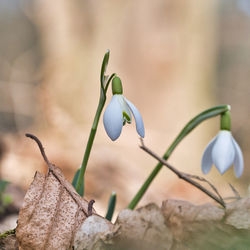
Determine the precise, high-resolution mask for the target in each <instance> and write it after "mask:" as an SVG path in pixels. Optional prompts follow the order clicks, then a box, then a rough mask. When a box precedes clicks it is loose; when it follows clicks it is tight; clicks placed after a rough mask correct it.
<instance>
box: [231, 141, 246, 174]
mask: <svg viewBox="0 0 250 250" xmlns="http://www.w3.org/2000/svg"><path fill="white" fill-rule="evenodd" d="M232 139H233V145H234V149H235V158H234V173H235V175H236V177H237V178H239V177H240V176H241V175H242V173H243V169H244V160H243V155H242V152H241V149H240V147H239V145H238V143H237V142H236V141H235V140H234V138H232Z"/></svg>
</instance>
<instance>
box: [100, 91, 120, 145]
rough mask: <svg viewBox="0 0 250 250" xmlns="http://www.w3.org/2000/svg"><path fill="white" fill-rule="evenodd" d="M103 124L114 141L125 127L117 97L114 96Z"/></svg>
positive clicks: (104, 116) (106, 111)
mask: <svg viewBox="0 0 250 250" xmlns="http://www.w3.org/2000/svg"><path fill="white" fill-rule="evenodd" d="M103 124H104V127H105V130H106V132H107V134H108V136H109V137H110V139H111V140H112V141H114V140H116V139H117V138H118V137H119V136H120V134H121V132H122V126H123V115H122V109H121V106H120V104H119V100H118V98H117V95H113V97H112V99H111V102H110V103H109V105H108V106H107V108H106V110H105V112H104V115H103Z"/></svg>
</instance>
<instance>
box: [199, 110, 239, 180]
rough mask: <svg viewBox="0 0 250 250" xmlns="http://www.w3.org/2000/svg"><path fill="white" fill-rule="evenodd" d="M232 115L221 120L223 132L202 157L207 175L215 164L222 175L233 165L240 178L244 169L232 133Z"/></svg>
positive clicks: (228, 114)
mask: <svg viewBox="0 0 250 250" xmlns="http://www.w3.org/2000/svg"><path fill="white" fill-rule="evenodd" d="M230 125H231V124H230V113H227V114H225V117H222V118H221V129H222V130H221V131H220V132H219V133H218V135H217V136H216V137H215V138H214V139H212V141H210V143H209V144H208V145H207V147H206V149H205V151H204V153H203V156H202V163H201V167H202V172H203V173H204V174H207V173H208V172H209V171H210V170H211V168H212V165H213V164H214V165H215V167H216V168H217V169H218V171H219V172H220V174H224V173H225V172H226V171H227V170H228V169H229V168H230V167H231V166H232V165H234V172H235V175H236V177H237V178H239V177H240V176H241V175H242V173H243V169H244V161H243V155H242V152H241V149H240V147H239V145H238V143H237V142H236V141H235V140H234V138H233V136H232V133H231V131H230V127H231V126H230Z"/></svg>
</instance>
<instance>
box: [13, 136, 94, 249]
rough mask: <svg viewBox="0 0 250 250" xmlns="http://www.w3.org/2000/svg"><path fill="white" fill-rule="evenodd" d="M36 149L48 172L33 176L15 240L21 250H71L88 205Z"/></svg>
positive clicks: (57, 169) (86, 213) (86, 214)
mask: <svg viewBox="0 0 250 250" xmlns="http://www.w3.org/2000/svg"><path fill="white" fill-rule="evenodd" d="M32 139H37V138H32ZM37 140H38V139H37ZM38 145H39V143H38ZM39 147H40V150H41V152H42V155H43V157H44V159H45V161H46V163H47V164H48V168H49V171H48V173H47V174H46V175H43V174H41V173H39V172H37V173H36V174H35V177H34V180H33V182H32V184H31V185H30V187H29V189H28V191H27V193H26V195H25V198H24V203H23V207H22V208H21V210H20V213H19V218H18V225H17V228H16V236H17V239H18V242H19V245H20V249H25V250H26V249H57V250H58V249H60V250H61V249H62V250H63V249H70V248H71V246H72V244H73V240H74V236H75V233H76V231H77V230H78V228H79V226H80V225H81V224H82V222H83V221H84V220H85V219H86V217H87V216H88V205H89V203H88V202H87V201H86V200H84V199H82V197H80V196H79V195H78V194H77V192H76V191H75V189H74V188H73V186H72V185H71V184H70V183H69V182H68V181H67V180H66V179H65V177H64V176H63V174H62V172H61V170H60V169H59V168H58V167H56V166H54V165H53V164H51V163H50V162H49V161H48V159H47V157H46V156H45V153H44V151H43V148H42V146H41V145H39Z"/></svg>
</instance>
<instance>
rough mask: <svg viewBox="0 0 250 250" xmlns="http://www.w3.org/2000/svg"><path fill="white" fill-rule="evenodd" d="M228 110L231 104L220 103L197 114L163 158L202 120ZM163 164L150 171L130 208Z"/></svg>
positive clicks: (136, 202)
mask: <svg viewBox="0 0 250 250" xmlns="http://www.w3.org/2000/svg"><path fill="white" fill-rule="evenodd" d="M228 110H230V106H229V105H220V106H216V107H213V108H210V109H207V110H205V111H203V112H201V113H200V114H198V115H197V116H195V117H194V118H193V119H192V120H190V121H189V122H188V123H187V124H186V126H185V127H184V128H183V129H182V130H181V132H180V133H179V135H178V136H177V137H176V138H175V140H174V141H173V143H172V144H171V145H170V147H169V148H168V149H167V151H166V152H165V154H164V155H163V157H162V159H163V160H165V161H166V160H167V159H168V158H169V157H170V155H171V154H172V152H173V151H174V149H175V148H176V146H177V145H178V144H179V143H180V142H181V141H182V139H184V137H185V136H187V135H188V134H189V133H190V132H191V131H192V130H193V129H194V128H195V127H197V126H198V125H199V124H200V123H201V122H203V121H205V120H207V119H209V118H212V117H215V116H217V115H221V114H223V113H225V112H226V111H228ZM162 166H163V164H162V162H159V163H158V164H157V165H156V166H155V168H154V169H153V171H152V172H151V173H150V175H149V176H148V178H147V179H146V181H145V182H144V183H143V185H142V186H141V188H140V189H139V191H138V192H137V193H136V195H135V196H134V198H133V199H132V201H131V202H130V203H129V205H128V208H130V209H134V208H135V207H136V205H137V204H138V202H139V201H140V200H141V198H142V196H143V195H144V193H145V192H146V191H147V189H148V187H149V186H150V184H151V182H152V181H153V180H154V178H155V176H156V175H157V174H158V173H159V171H160V170H161V168H162Z"/></svg>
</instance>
